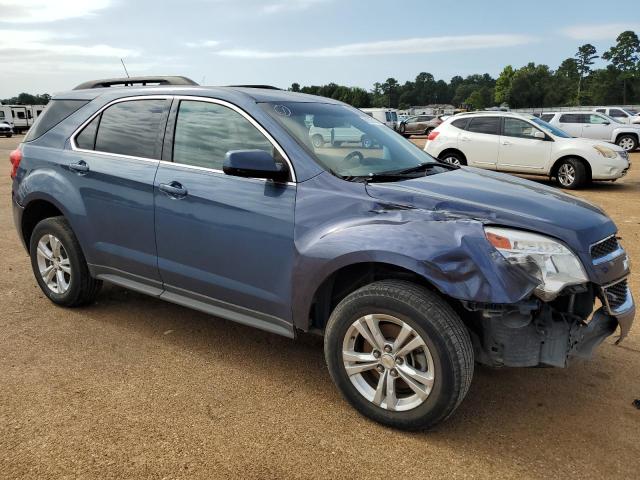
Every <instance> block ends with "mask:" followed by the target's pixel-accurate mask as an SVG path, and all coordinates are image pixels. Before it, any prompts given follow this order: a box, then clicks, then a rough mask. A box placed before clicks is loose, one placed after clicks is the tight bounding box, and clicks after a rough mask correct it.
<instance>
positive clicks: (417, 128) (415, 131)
mask: <svg viewBox="0 0 640 480" xmlns="http://www.w3.org/2000/svg"><path fill="white" fill-rule="evenodd" d="M441 123H442V119H441V118H440V117H439V116H437V115H416V116H414V117H409V118H408V119H406V120H405V121H404V122H402V123H400V129H399V132H400V133H401V134H402V135H405V136H411V135H429V133H431V131H432V130H433V129H434V128H436V127H437V126H438V125H440V124H441Z"/></svg>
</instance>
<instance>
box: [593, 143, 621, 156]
mask: <svg viewBox="0 0 640 480" xmlns="http://www.w3.org/2000/svg"><path fill="white" fill-rule="evenodd" d="M593 148H594V149H595V150H596V151H597V152H598V153H599V154H600V155H602V156H603V157H605V158H616V157H617V156H618V154H617V153H616V151H615V150H613V149H612V148H609V147H605V146H604V145H594V146H593Z"/></svg>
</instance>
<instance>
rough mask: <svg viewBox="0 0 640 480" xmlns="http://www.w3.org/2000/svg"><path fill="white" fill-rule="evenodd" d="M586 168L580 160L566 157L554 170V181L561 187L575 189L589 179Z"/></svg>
mask: <svg viewBox="0 0 640 480" xmlns="http://www.w3.org/2000/svg"><path fill="white" fill-rule="evenodd" d="M588 177H589V176H588V175H587V169H586V167H585V166H584V163H582V162H581V161H580V160H577V159H575V158H567V159H565V160H563V161H562V163H561V164H560V165H558V168H557V170H556V181H557V182H558V185H560V186H561V187H562V188H567V189H570V190H575V189H578V188H580V187H582V186H583V185H584V184H586V183H587V181H588V180H589V178H588Z"/></svg>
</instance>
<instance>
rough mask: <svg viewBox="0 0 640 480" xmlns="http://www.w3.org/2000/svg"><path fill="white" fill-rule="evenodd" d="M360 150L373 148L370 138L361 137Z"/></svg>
mask: <svg viewBox="0 0 640 480" xmlns="http://www.w3.org/2000/svg"><path fill="white" fill-rule="evenodd" d="M361 142H362V148H373V140H371V137H367V136H366V135H365V136H364V137H362V140H361Z"/></svg>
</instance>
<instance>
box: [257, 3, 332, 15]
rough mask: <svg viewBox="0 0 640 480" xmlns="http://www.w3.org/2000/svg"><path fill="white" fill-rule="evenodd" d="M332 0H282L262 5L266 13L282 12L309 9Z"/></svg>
mask: <svg viewBox="0 0 640 480" xmlns="http://www.w3.org/2000/svg"><path fill="white" fill-rule="evenodd" d="M330 1H331V0H282V1H278V2H275V3H269V4H267V5H264V6H263V7H262V11H263V12H264V13H280V12H287V11H292V10H293V11H295V10H307V9H308V8H311V7H314V6H316V5H318V4H321V3H327V2H330Z"/></svg>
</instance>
